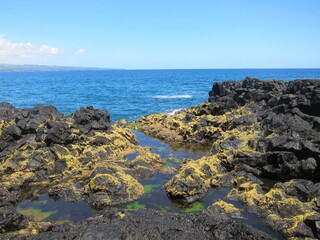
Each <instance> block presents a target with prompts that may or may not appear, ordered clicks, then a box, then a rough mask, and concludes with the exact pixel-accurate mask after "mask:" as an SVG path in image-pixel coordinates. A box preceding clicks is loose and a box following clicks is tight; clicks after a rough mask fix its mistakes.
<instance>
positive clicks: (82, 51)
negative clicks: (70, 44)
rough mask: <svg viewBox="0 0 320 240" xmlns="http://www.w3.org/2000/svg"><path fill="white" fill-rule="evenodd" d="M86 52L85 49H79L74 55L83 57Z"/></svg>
mask: <svg viewBox="0 0 320 240" xmlns="http://www.w3.org/2000/svg"><path fill="white" fill-rule="evenodd" d="M85 52H86V51H85V50H84V49H79V50H77V51H76V52H75V53H74V54H75V55H81V54H84V53H85Z"/></svg>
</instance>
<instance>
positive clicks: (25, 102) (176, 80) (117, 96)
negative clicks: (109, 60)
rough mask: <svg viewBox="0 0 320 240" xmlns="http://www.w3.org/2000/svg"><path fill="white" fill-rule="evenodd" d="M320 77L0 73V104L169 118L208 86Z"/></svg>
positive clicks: (284, 73) (313, 73) (318, 73)
mask: <svg viewBox="0 0 320 240" xmlns="http://www.w3.org/2000/svg"><path fill="white" fill-rule="evenodd" d="M247 76H249V77H256V78H260V79H282V80H286V81H290V80H293V79H301V78H320V69H201V70H191V69H190V70H109V71H57V72H1V73H0V101H4V102H10V103H11V104H12V105H13V106H15V107H20V108H22V107H23V108H26V107H28V108H29V107H34V106H35V105H37V104H43V105H54V106H55V107H57V109H58V110H59V111H61V112H62V113H64V114H69V113H72V112H74V111H76V110H77V109H79V108H80V107H86V106H90V105H92V106H94V107H95V108H98V109H105V110H107V111H109V112H110V114H111V119H112V121H113V122H114V121H116V120H118V119H121V118H126V119H129V120H135V119H137V118H139V117H141V116H144V115H148V114H151V113H156V112H163V113H171V112H174V111H175V110H178V109H183V108H188V107H191V106H194V105H197V104H199V103H202V102H204V101H206V100H207V99H208V92H209V91H210V90H211V88H212V85H213V83H214V82H217V81H229V80H242V79H244V78H245V77H247Z"/></svg>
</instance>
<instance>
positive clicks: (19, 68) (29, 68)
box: [0, 64, 121, 72]
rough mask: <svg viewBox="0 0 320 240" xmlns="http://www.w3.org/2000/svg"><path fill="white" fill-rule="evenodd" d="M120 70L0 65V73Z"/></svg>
mask: <svg viewBox="0 0 320 240" xmlns="http://www.w3.org/2000/svg"><path fill="white" fill-rule="evenodd" d="M107 70H121V69H113V68H95V67H73V66H50V65H33V64H26V65H18V64H0V72H58V71H107Z"/></svg>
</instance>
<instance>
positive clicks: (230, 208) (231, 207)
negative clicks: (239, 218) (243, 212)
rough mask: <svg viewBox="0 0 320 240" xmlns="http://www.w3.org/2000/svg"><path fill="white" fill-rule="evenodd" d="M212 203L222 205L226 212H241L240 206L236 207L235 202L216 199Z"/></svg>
mask: <svg viewBox="0 0 320 240" xmlns="http://www.w3.org/2000/svg"><path fill="white" fill-rule="evenodd" d="M212 205H213V206H218V207H220V208H221V209H222V210H223V211H224V212H225V213H226V214H232V213H239V212H240V210H239V209H238V208H236V207H235V206H234V205H233V204H231V203H226V202H225V201H222V200H219V201H216V202H215V203H214V204H212Z"/></svg>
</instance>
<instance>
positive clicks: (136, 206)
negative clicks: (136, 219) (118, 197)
mask: <svg viewBox="0 0 320 240" xmlns="http://www.w3.org/2000/svg"><path fill="white" fill-rule="evenodd" d="M143 208H146V206H145V205H144V204H140V203H139V202H138V201H135V202H134V203H131V204H128V205H127V209H129V210H139V209H143Z"/></svg>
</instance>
